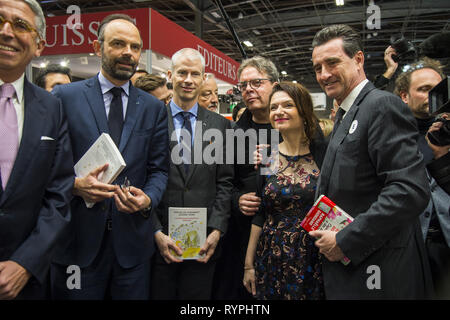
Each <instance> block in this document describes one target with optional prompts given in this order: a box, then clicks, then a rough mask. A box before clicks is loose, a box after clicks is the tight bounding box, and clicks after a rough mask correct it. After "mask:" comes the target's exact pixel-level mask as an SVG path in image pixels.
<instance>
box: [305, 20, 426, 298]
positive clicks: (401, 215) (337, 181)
mask: <svg viewBox="0 0 450 320" xmlns="http://www.w3.org/2000/svg"><path fill="white" fill-rule="evenodd" d="M312 46H313V54H312V62H313V68H314V71H315V73H316V78H317V82H318V83H319V84H320V86H321V87H322V89H323V90H324V91H325V93H326V94H327V95H328V96H329V97H330V98H334V99H336V101H337V103H338V104H339V106H340V108H339V110H338V112H337V113H336V123H335V127H334V130H333V133H332V137H331V140H330V143H329V146H328V149H327V153H326V155H325V159H324V162H323V165H322V171H321V177H320V182H319V186H318V190H317V195H320V194H325V195H326V196H328V197H329V198H330V199H331V200H333V201H334V202H335V203H336V204H337V205H338V206H340V207H341V208H342V209H344V210H345V211H346V212H348V213H349V214H350V215H351V216H353V218H354V219H355V220H354V221H353V222H352V223H350V224H349V225H348V226H347V227H345V228H344V229H343V230H341V231H339V232H337V233H336V232H332V231H315V232H311V235H312V236H314V237H316V238H317V239H318V240H317V241H316V245H317V246H318V247H319V248H320V252H321V253H322V254H323V255H324V256H325V258H324V259H323V275H324V283H325V294H326V297H327V298H328V299H392V298H394V299H416V298H424V297H426V295H427V294H429V293H430V292H429V291H428V290H429V289H430V288H429V286H428V284H429V283H430V282H429V281H430V277H429V266H428V264H427V261H426V255H425V252H424V245H423V240H422V239H421V232H420V229H419V223H418V217H419V215H420V214H421V213H422V212H423V210H424V209H425V207H426V206H427V204H428V200H429V198H430V191H429V187H428V184H427V180H426V175H425V168H424V165H423V161H422V156H421V154H420V153H419V152H418V148H417V137H418V136H417V128H416V126H415V120H414V117H413V116H412V114H411V111H410V110H409V109H408V107H407V106H406V105H405V104H404V103H403V102H402V101H401V100H400V99H399V98H398V97H396V96H394V95H392V94H390V93H388V92H385V91H380V90H378V89H375V87H374V86H373V84H372V83H370V82H368V80H367V79H366V76H365V73H364V69H363V66H364V54H363V52H362V43H361V39H360V37H359V35H358V34H357V33H356V32H355V31H354V30H353V29H352V28H350V27H348V26H346V25H333V26H329V27H326V28H324V29H322V30H321V31H319V32H318V33H317V34H316V36H315V38H314V40H313V45H312ZM343 114H345V115H344V116H343ZM344 256H346V257H348V258H349V259H350V260H351V263H350V264H349V265H347V266H345V265H344V264H342V263H341V262H339V260H341V259H342V258H343V257H344Z"/></svg>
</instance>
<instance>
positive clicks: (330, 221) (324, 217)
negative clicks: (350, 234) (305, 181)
mask: <svg viewBox="0 0 450 320" xmlns="http://www.w3.org/2000/svg"><path fill="white" fill-rule="evenodd" d="M352 221H353V218H352V217H351V216H350V215H349V214H348V213H347V212H345V211H344V210H342V209H341V208H339V207H338V206H337V205H336V204H335V203H334V202H333V201H331V200H330V199H328V198H327V197H326V196H325V195H321V196H320V197H319V198H318V199H317V200H316V202H315V203H314V205H313V206H312V207H311V209H310V210H309V212H308V213H307V214H306V216H305V219H303V221H302V223H301V224H300V225H301V226H302V227H303V229H305V230H306V231H308V232H310V231H315V230H330V231H336V232H338V231H340V230H342V229H343V228H345V227H346V226H347V225H348V224H349V223H351V222H352ZM341 262H342V263H343V264H344V265H348V264H349V263H350V259H349V258H347V257H344V258H343V259H342V260H341Z"/></svg>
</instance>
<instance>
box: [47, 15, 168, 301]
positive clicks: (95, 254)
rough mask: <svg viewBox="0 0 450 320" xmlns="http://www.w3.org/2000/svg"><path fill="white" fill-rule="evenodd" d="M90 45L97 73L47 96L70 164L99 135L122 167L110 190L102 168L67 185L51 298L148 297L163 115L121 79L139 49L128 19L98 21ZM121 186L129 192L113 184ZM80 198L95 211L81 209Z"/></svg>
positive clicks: (163, 179)
mask: <svg viewBox="0 0 450 320" xmlns="http://www.w3.org/2000/svg"><path fill="white" fill-rule="evenodd" d="M93 45H94V50H95V53H96V54H97V55H98V56H99V57H101V59H102V67H101V70H100V73H99V74H98V75H96V76H94V77H93V78H90V79H87V80H85V81H79V82H74V83H71V84H68V85H62V86H57V87H55V89H54V90H53V93H54V94H55V95H56V96H57V97H59V98H61V101H62V104H63V107H64V109H65V111H66V113H67V117H68V121H69V131H70V138H71V143H72V147H73V150H74V162H75V163H76V162H77V161H78V160H79V159H80V158H81V157H82V156H83V155H84V153H85V152H86V151H87V150H88V149H89V147H90V146H91V145H92V144H93V143H94V142H95V140H96V139H97V138H98V137H99V136H100V135H101V134H102V133H103V132H106V133H109V134H110V135H111V138H112V139H113V141H114V142H115V143H116V145H117V147H118V149H119V151H120V152H121V154H122V156H123V158H124V160H125V163H126V167H125V169H124V170H123V171H122V173H121V174H120V175H119V176H118V177H117V179H116V180H115V181H114V182H113V183H112V184H106V183H101V182H100V181H99V180H98V179H97V178H98V175H99V174H100V173H101V172H103V171H105V170H107V164H105V165H103V166H101V167H99V168H97V169H95V170H94V171H93V172H91V173H90V174H89V175H87V176H86V177H77V178H76V179H75V184H74V188H73V193H74V195H75V197H74V199H73V201H72V203H71V209H72V214H73V220H72V223H71V224H70V230H69V232H67V238H66V239H65V240H66V241H65V242H62V243H61V246H59V251H58V254H57V256H56V259H55V263H54V264H53V266H54V268H53V269H52V271H55V272H52V289H53V294H54V297H55V298H58V299H104V298H107V297H111V298H113V299H121V300H123V299H148V296H149V292H150V284H149V281H150V279H149V278H150V258H151V256H152V254H153V252H154V243H153V229H152V225H151V220H150V218H149V216H151V215H152V214H153V212H154V210H153V209H154V208H156V207H157V206H158V204H159V202H160V200H161V198H162V195H163V192H164V190H165V187H166V184H167V174H168V165H167V163H168V161H169V160H168V148H169V145H168V129H167V113H166V110H165V108H164V104H163V103H162V102H161V101H159V100H158V99H156V98H155V97H154V96H152V95H150V94H148V93H146V92H144V91H142V90H140V89H136V88H135V87H133V85H132V84H131V82H130V80H129V79H130V77H131V76H132V75H133V73H134V71H135V70H136V66H137V65H138V62H139V57H140V54H141V48H142V40H141V37H140V34H139V30H138V29H137V27H136V26H135V23H134V21H133V19H132V18H131V17H129V16H127V15H122V14H116V15H110V16H108V17H106V18H105V19H104V20H103V21H102V22H101V24H100V26H99V28H98V40H95V41H94V43H93ZM126 180H128V181H129V182H130V184H131V186H130V187H127V188H121V187H119V186H118V185H122V184H125V183H124V182H125V181H126ZM85 200H88V201H89V202H93V203H95V205H94V206H93V207H92V208H87V207H86V204H85V202H84V201H85ZM69 265H77V266H78V267H79V268H80V270H81V288H80V289H77V288H75V289H72V290H70V288H67V286H66V282H67V278H68V274H67V273H66V270H67V266H69Z"/></svg>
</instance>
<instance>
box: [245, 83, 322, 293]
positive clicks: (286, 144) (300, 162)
mask: <svg viewBox="0 0 450 320" xmlns="http://www.w3.org/2000/svg"><path fill="white" fill-rule="evenodd" d="M269 110H270V116H269V117H270V123H271V124H272V127H273V128H274V129H276V130H278V131H279V132H280V134H281V136H282V137H283V142H281V143H280V144H279V150H278V151H273V150H272V154H271V157H270V158H269V164H270V168H271V170H272V172H273V174H271V175H267V176H265V177H264V178H263V179H262V180H261V181H263V182H262V183H261V184H262V185H263V186H260V188H259V190H258V196H260V197H261V199H262V201H261V207H260V211H259V212H258V213H257V214H256V215H255V216H254V218H253V221H252V227H251V232H250V240H249V243H248V248H247V254H246V258H245V267H244V279H243V283H244V286H245V287H246V288H247V290H248V291H249V292H250V293H252V294H253V296H256V297H257V298H258V299H276V300H277V299H289V300H291V299H292V300H303V299H324V289H323V280H322V269H321V257H320V255H319V249H318V248H317V247H315V246H314V241H315V240H314V239H313V238H312V237H311V236H309V234H308V232H307V231H305V230H304V229H303V228H301V227H300V222H301V221H302V220H303V219H304V217H305V216H306V214H307V213H308V211H309V209H310V208H311V207H312V205H313V204H314V194H315V190H316V184H317V179H318V177H319V173H320V170H319V168H320V167H321V165H322V161H323V157H324V155H325V151H326V144H325V141H324V139H323V137H322V136H320V135H319V136H320V138H318V139H317V138H315V137H316V136H317V135H316V131H317V128H318V126H317V121H318V120H317V118H316V116H315V115H314V112H313V103H312V99H311V96H310V94H309V92H308V90H307V89H306V88H305V87H303V86H302V85H300V84H297V83H292V82H281V83H279V84H276V85H275V87H274V89H273V91H272V94H271V96H270V105H269ZM258 174H260V172H258Z"/></svg>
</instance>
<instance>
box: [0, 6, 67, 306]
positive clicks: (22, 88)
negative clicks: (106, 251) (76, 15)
mask: <svg viewBox="0 0 450 320" xmlns="http://www.w3.org/2000/svg"><path fill="white" fill-rule="evenodd" d="M44 33H45V20H44V16H43V14H42V10H41V8H40V6H39V4H38V3H37V2H36V1H33V0H27V1H17V0H0V172H1V174H0V300H3V299H33V300H36V299H45V298H48V297H47V292H48V288H47V279H48V270H49V266H50V262H51V259H52V257H53V254H54V248H55V245H56V244H57V243H58V242H59V241H60V239H61V236H62V235H63V234H64V233H65V232H66V231H67V226H68V223H69V221H70V217H71V215H70V211H69V203H70V200H71V198H72V194H71V193H72V191H71V190H72V185H73V180H74V176H73V163H72V150H71V147H70V141H69V134H68V125H67V120H66V117H65V115H64V112H63V109H62V107H61V103H60V101H59V100H58V99H56V98H55V97H54V96H53V95H51V94H50V93H48V92H47V91H45V90H43V89H41V88H39V87H37V86H35V85H34V84H31V83H30V82H29V81H28V79H27V78H26V76H25V69H26V67H27V65H28V64H29V63H30V61H31V59H32V58H33V57H38V56H39V55H40V54H41V52H42V51H43V50H44V43H45V42H44V40H43V38H44V36H45V34H44Z"/></svg>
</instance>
